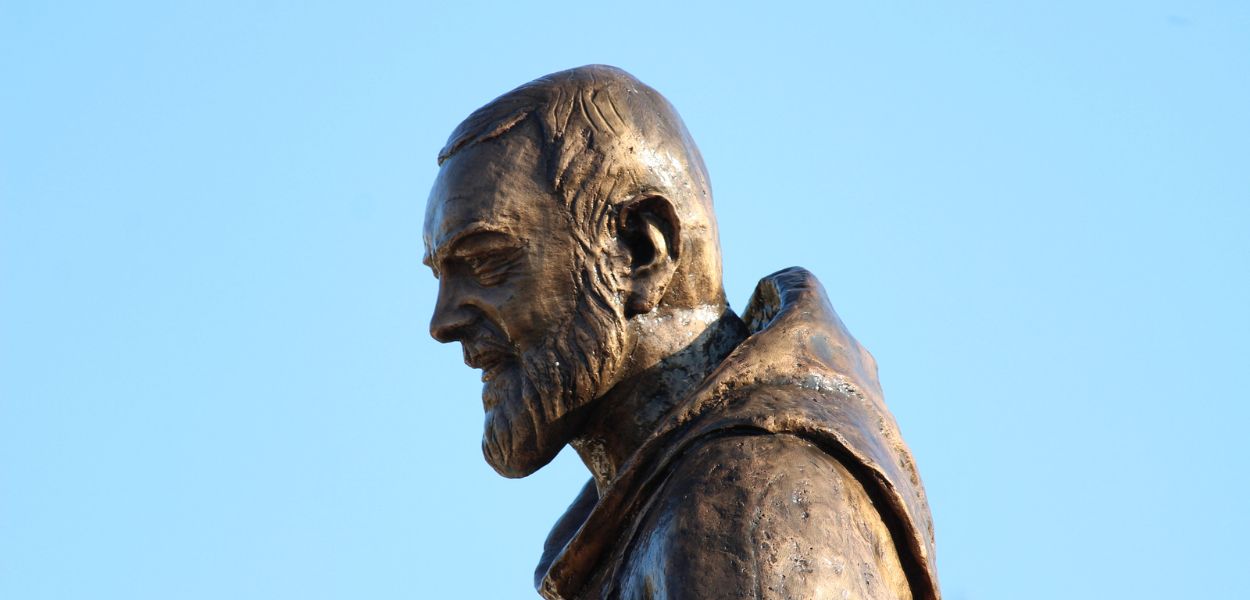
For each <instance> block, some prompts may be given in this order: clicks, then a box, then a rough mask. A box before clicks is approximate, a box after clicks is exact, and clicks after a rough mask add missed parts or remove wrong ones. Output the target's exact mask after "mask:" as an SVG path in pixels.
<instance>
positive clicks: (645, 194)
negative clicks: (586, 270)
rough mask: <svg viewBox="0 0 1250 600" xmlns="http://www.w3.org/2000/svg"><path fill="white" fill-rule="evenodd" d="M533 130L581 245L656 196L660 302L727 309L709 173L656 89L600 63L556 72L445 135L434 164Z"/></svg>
mask: <svg viewBox="0 0 1250 600" xmlns="http://www.w3.org/2000/svg"><path fill="white" fill-rule="evenodd" d="M524 123H533V124H534V125H535V126H536V127H526V126H522V124H524ZM534 131H537V133H536V135H537V138H538V139H537V140H536V142H537V145H538V148H539V155H540V156H539V169H540V170H541V173H540V176H541V178H542V179H544V180H545V181H546V182H547V184H548V185H549V186H550V188H551V190H550V191H551V192H552V193H554V194H555V195H556V196H557V197H558V198H559V199H560V200H561V201H562V203H563V205H564V207H565V208H566V209H567V210H568V211H569V215H570V217H571V219H572V223H573V225H574V227H573V229H574V235H575V236H577V237H578V238H579V240H578V241H579V245H580V246H582V247H583V248H586V249H588V250H589V249H592V248H595V247H597V246H598V240H600V239H602V237H603V236H614V235H618V234H619V233H620V231H621V230H622V228H621V223H620V221H619V220H620V219H621V218H622V217H623V215H622V209H623V208H625V207H628V206H630V205H633V204H635V203H639V202H646V201H648V199H655V198H659V199H663V200H664V202H658V203H657V202H654V201H652V202H651V204H650V206H649V207H648V210H652V211H658V212H659V213H663V212H664V211H671V213H672V214H671V215H669V216H668V217H664V216H663V215H662V214H661V219H663V220H669V221H671V222H670V223H665V226H666V227H670V228H671V229H672V231H670V233H671V234H672V235H673V236H674V240H673V241H674V242H676V243H674V244H672V247H671V248H668V251H669V252H670V253H671V254H672V255H673V257H674V259H675V270H674V273H673V277H672V279H671V281H669V282H668V283H667V287H666V290H665V294H664V297H663V298H662V299H661V300H660V304H663V305H667V306H672V307H676V308H692V307H698V306H708V305H712V306H723V305H724V304H725V295H724V290H723V287H722V283H721V260H720V242H719V240H718V238H717V231H716V218H715V216H714V214H713V212H712V191H711V185H710V183H709V180H708V176H707V170H706V167H704V165H703V158H702V156H700V154H699V149H698V148H697V147H696V146H695V143H694V141H693V140H692V139H691V138H690V134H689V133H688V132H687V131H686V127H685V125H684V124H683V123H682V120H681V117H680V116H678V114H677V111H676V110H674V109H673V107H672V105H671V104H669V103H668V101H667V100H665V99H664V97H663V96H661V95H660V94H659V92H656V91H655V90H654V89H652V88H651V87H649V86H647V85H646V84H644V83H642V82H641V81H638V80H637V79H635V78H634V77H633V76H632V75H630V74H628V73H626V72H625V71H622V70H620V69H617V68H615V67H609V66H604V65H589V66H585V67H579V68H576V69H570V70H568V71H561V72H559V73H553V74H551V75H547V76H545V77H541V78H538V79H536V80H534V81H532V82H530V83H527V84H525V85H522V86H521V87H518V88H516V89H514V90H512V91H510V92H508V93H506V94H504V95H502V96H500V97H499V98H496V99H495V100H493V101H492V102H490V103H489V104H487V105H486V106H483V107H482V108H479V109H478V110H476V111H474V112H473V114H471V115H470V116H469V118H467V119H465V120H464V122H463V123H461V124H460V126H458V127H457V128H456V130H455V131H454V132H453V133H452V134H451V137H450V139H449V140H448V142H447V145H446V146H444V147H443V149H442V151H441V152H439V155H438V162H439V164H440V165H442V164H443V163H445V162H446V161H447V160H449V159H451V158H452V157H453V156H455V155H457V154H458V153H459V152H461V151H463V150H465V149H466V148H469V147H471V146H473V145H476V144H479V143H482V142H485V141H488V140H491V139H494V138H498V137H500V136H504V135H508V134H510V133H511V134H513V135H517V134H525V133H526V132H534ZM531 134H532V133H531ZM592 262H593V261H592Z"/></svg>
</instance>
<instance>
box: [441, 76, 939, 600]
mask: <svg viewBox="0 0 1250 600" xmlns="http://www.w3.org/2000/svg"><path fill="white" fill-rule="evenodd" d="M438 162H439V164H440V165H441V170H440V171H439V174H438V178H437V180H436V182H435V184H434V189H433V190H432V191H431V193H430V199H429V206H428V209H427V212H426V217H425V249H426V256H425V263H426V264H427V265H428V266H429V267H430V268H431V269H433V271H434V274H435V276H436V277H438V279H439V292H438V303H437V307H436V309H435V313H434V316H433V320H432V322H431V323H430V333H431V334H432V335H433V336H434V337H435V338H436V339H437V340H439V341H441V342H451V341H459V342H460V343H461V345H462V346H463V349H464V359H465V362H466V363H467V364H468V365H469V366H471V367H474V368H478V369H481V370H482V382H483V391H482V401H483V404H484V406H485V410H486V428H485V434H484V436H483V441H482V448H483V452H484V453H485V455H486V460H487V461H488V462H489V463H490V464H491V466H493V467H494V468H495V470H497V471H498V472H499V473H500V474H502V475H504V476H507V477H525V476H527V475H529V474H531V473H533V472H534V471H536V470H538V469H540V468H542V467H543V466H544V465H546V464H547V463H548V462H550V461H551V459H552V458H554V457H555V455H556V454H557V453H558V452H559V450H560V449H561V448H562V447H563V446H564V445H565V444H571V445H572V446H573V447H574V448H575V449H576V450H577V452H578V454H579V455H580V456H581V458H582V460H583V461H584V462H585V463H586V467H587V468H588V469H589V470H590V472H591V475H592V476H593V477H592V479H591V481H590V482H589V483H587V485H586V487H585V488H584V489H583V490H582V492H581V494H580V495H579V496H578V497H577V498H576V499H575V500H574V501H573V503H572V505H571V506H570V507H569V509H568V511H567V512H566V513H565V515H564V516H563V517H561V519H560V520H559V522H557V523H556V525H555V527H554V529H553V530H552V532H551V534H550V536H549V537H548V539H547V543H546V545H545V548H544V550H543V553H542V558H541V560H540V563H539V566H538V569H537V572H536V573H535V584H536V585H537V587H538V591H539V593H540V594H541V595H542V596H543V597H545V598H549V599H555V598H564V599H569V600H572V599H574V598H585V599H591V598H629V599H634V598H638V599H641V598H656V599H658V598H674V599H676V598H761V599H765V598H767V599H773V598H777V599H780V598H873V599H875V598H916V599H937V598H939V596H940V594H939V590H938V583H937V575H936V573H937V572H936V570H935V567H934V558H933V543H934V542H933V526H932V523H931V519H930V516H929V509H928V505H927V502H926V500H925V495H924V489H923V487H922V485H921V483H920V478H919V475H918V474H917V471H916V467H915V464H914V462H913V460H912V457H911V453H910V451H909V450H908V449H907V446H906V445H905V444H904V443H903V439H902V437H901V436H900V434H899V431H898V427H897V425H896V424H895V422H894V418H893V417H892V416H891V415H890V413H889V411H888V410H887V409H886V407H885V404H884V403H883V399H882V395H881V389H880V386H879V384H878V383H877V377H876V365H875V363H874V362H873V359H872V357H871V356H870V355H869V354H868V352H867V351H866V350H865V349H864V348H863V347H862V346H860V345H859V344H858V343H857V342H856V341H855V339H854V338H852V337H851V335H850V334H849V333H847V331H846V328H845V327H844V326H843V325H842V323H841V321H839V319H838V317H837V315H836V314H835V313H834V312H833V309H832V308H831V307H830V305H829V302H828V300H827V299H826V297H825V293H824V290H823V289H822V288H821V286H820V284H819V283H818V282H817V281H816V279H815V277H813V276H812V274H811V273H808V272H807V271H805V270H803V269H799V268H790V269H786V270H783V271H779V272H777V273H774V274H772V275H769V276H768V277H765V278H764V279H763V280H761V281H760V284H759V286H758V288H757V289H756V291H755V293H754V295H753V297H752V298H751V300H750V302H749V303H748V305H747V308H746V310H745V311H744V313H743V314H742V316H741V317H739V316H738V315H737V314H735V313H734V312H733V311H732V310H730V308H729V305H728V303H727V302H726V301H725V293H724V290H723V288H722V285H721V257H720V247H719V242H718V240H717V232H716V220H715V217H714V215H713V213H712V194H711V188H710V186H709V182H708V177H707V173H706V170H705V168H704V166H703V160H702V158H701V157H700V155H699V151H698V149H697V148H696V147H695V144H694V142H693V141H692V140H691V139H690V136H689V134H688V133H687V132H686V129H685V126H684V125H683V124H682V121H681V119H680V117H678V115H677V113H676V111H675V110H674V109H673V107H672V106H671V105H669V103H668V102H667V101H666V100H665V99H664V98H663V97H662V96H660V94H659V93H657V92H656V91H655V90H653V89H651V88H649V87H647V86H646V85H644V84H643V83H641V82H639V81H638V80H637V79H635V78H633V77H632V76H630V75H629V74H627V73H625V72H624V71H621V70H619V69H615V68H612V67H606V66H587V67H581V68H578V69H573V70H569V71H564V72H560V73H555V74H552V75H548V76H546V77H542V78H540V79H537V80H535V81H533V82H531V83H528V84H526V85H523V86H521V87H519V88H517V89H515V90H513V91H511V92H508V93H507V94H504V95H503V96H501V97H499V98H497V99H495V100H494V101H492V102H491V103H489V104H487V105H486V106H484V107H482V108H480V109H478V110H477V111H476V112H474V113H473V114H472V115H470V116H469V118H468V119H466V120H465V121H464V122H463V123H461V124H460V126H459V127H457V128H456V130H455V131H454V132H453V133H452V135H451V138H450V140H449V141H448V142H447V145H446V146H445V147H444V148H443V150H442V152H440V153H439V156H438Z"/></svg>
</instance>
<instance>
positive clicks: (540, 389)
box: [482, 269, 626, 478]
mask: <svg viewBox="0 0 1250 600" xmlns="http://www.w3.org/2000/svg"><path fill="white" fill-rule="evenodd" d="M601 272H603V271H601V270H599V269H583V270H582V275H581V282H582V291H581V292H580V293H579V294H578V296H579V300H578V304H577V308H576V310H574V312H573V314H572V315H570V317H569V318H568V319H567V320H566V321H565V322H564V323H562V324H561V325H560V326H559V328H558V329H557V330H556V331H554V332H552V333H551V335H548V336H546V337H545V338H544V341H543V342H542V343H541V344H540V345H538V346H537V347H534V348H529V349H522V350H521V353H520V356H519V357H518V360H517V361H515V362H513V363H512V364H509V365H508V366H507V367H506V368H504V369H502V370H501V371H500V372H499V373H498V374H497V375H496V376H495V377H494V378H493V379H491V380H490V381H488V382H486V384H485V386H484V387H483V389H482V397H483V401H484V404H485V406H486V407H487V409H486V427H485V431H484V433H483V436H482V454H483V455H485V457H486V462H487V463H489V464H490V466H491V467H492V468H494V469H495V471H497V472H498V473H499V474H500V475H503V476H504V477H512V478H517V477H525V476H528V475H530V474H532V473H534V472H535V471H537V470H538V469H541V468H542V467H544V466H546V465H547V463H549V462H551V460H552V459H554V458H555V457H556V455H557V454H559V452H560V449H561V448H563V447H564V445H565V444H566V443H568V442H569V441H570V440H571V439H573V437H574V436H575V435H576V431H577V424H578V421H577V419H576V418H575V417H576V415H577V414H579V411H578V409H580V408H582V407H584V406H586V405H588V404H590V403H591V401H593V400H594V399H596V398H598V397H599V396H601V395H602V394H603V393H604V392H606V391H607V389H605V387H604V386H605V383H607V382H610V381H612V380H613V379H614V377H615V375H616V373H617V371H618V370H619V368H620V365H621V363H622V362H623V361H624V351H623V350H624V346H625V330H626V318H625V314H624V309H623V307H622V306H621V305H620V303H619V302H613V301H612V297H611V296H610V295H609V294H607V293H606V291H607V289H608V286H607V284H606V282H602V281H600V280H599V279H598V277H597V273H601ZM583 412H584V411H583Z"/></svg>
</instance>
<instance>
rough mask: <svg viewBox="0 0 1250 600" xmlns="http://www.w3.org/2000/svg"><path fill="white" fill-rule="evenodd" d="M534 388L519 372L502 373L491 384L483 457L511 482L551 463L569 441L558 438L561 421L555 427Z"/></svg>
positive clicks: (488, 385) (513, 370) (488, 396)
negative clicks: (510, 479) (540, 403)
mask: <svg viewBox="0 0 1250 600" xmlns="http://www.w3.org/2000/svg"><path fill="white" fill-rule="evenodd" d="M535 392H536V390H535V387H534V385H533V384H532V383H531V382H530V381H529V380H528V378H526V377H524V376H523V375H522V374H521V373H520V372H519V369H509V371H508V372H506V373H501V374H500V376H499V377H497V378H496V380H495V381H492V382H490V383H489V384H487V386H486V388H485V389H483V391H482V393H483V394H484V395H485V396H486V397H487V399H486V405H487V406H490V407H491V408H488V409H487V410H486V423H485V430H484V431H483V433H482V455H483V456H485V458H486V462H487V463H488V464H490V466H491V468H493V469H495V471H496V472H497V473H499V474H500V475H503V476H504V477H509V478H513V479H516V478H520V477H527V476H529V475H531V474H533V473H534V472H535V471H537V470H539V469H541V468H543V467H545V466H546V465H547V463H550V462H551V461H552V460H553V459H554V458H555V457H556V455H557V454H559V453H560V449H561V448H563V447H564V444H565V443H566V442H567V441H568V440H567V439H562V438H561V437H560V436H559V435H558V431H559V429H560V427H559V426H558V423H559V421H561V420H562V419H560V418H558V417H557V419H556V423H552V422H551V421H550V420H549V419H548V416H547V411H544V410H543V409H542V407H541V406H540V405H538V403H539V402H541V401H542V398H541V396H540V395H539V394H537V393H535Z"/></svg>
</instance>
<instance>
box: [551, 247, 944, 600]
mask: <svg viewBox="0 0 1250 600" xmlns="http://www.w3.org/2000/svg"><path fill="white" fill-rule="evenodd" d="M743 320H744V321H745V322H746V323H747V325H748V327H749V329H750V331H751V335H750V336H749V337H748V338H747V339H746V340H744V341H743V342H742V343H741V344H740V345H739V346H738V347H737V348H735V349H734V350H733V352H731V353H730V355H729V356H728V357H726V358H725V360H724V361H722V362H721V364H720V365H718V366H717V367H716V368H715V369H714V370H713V371H712V372H711V373H710V374H709V375H708V376H707V378H706V379H704V381H703V382H702V383H701V384H700V385H699V386H698V387H697V388H696V389H695V391H694V392H693V393H692V394H690V395H689V397H688V398H686V400H685V401H684V402H682V403H680V404H679V405H678V406H677V407H675V408H674V409H673V410H672V412H671V414H670V415H668V416H667V417H665V419H664V421H662V423H661V424H660V426H659V427H657V429H656V431H655V432H654V433H653V434H652V435H651V436H650V437H649V438H648V439H647V441H646V442H644V443H643V445H642V446H641V447H640V448H639V450H638V451H637V452H635V453H634V455H633V456H631V457H630V458H629V459H628V460H627V461H626V462H625V463H624V464H623V465H622V467H621V469H620V470H619V471H618V474H617V477H616V478H615V479H614V480H613V481H612V482H611V483H610V484H609V485H608V486H607V488H606V489H604V490H603V493H602V497H600V494H599V492H598V491H597V490H596V488H595V486H594V482H593V481H592V482H590V483H588V484H587V485H586V487H585V488H583V490H582V492H581V494H580V495H579V496H578V497H577V499H575V500H574V502H573V503H572V505H571V506H570V507H569V509H568V511H567V512H566V513H565V514H564V516H562V517H561V518H560V520H559V521H557V523H556V526H555V527H554V528H553V530H552V531H551V534H550V535H549V536H548V539H547V542H546V544H545V547H544V552H543V557H542V560H541V561H540V563H539V565H538V568H537V571H536V572H535V584H536V586H537V587H538V591H539V593H540V594H541V595H542V596H543V597H544V598H547V599H549V600H556V599H562V600H574V599H586V600H590V599H600V598H602V599H631V600H632V599H650V600H659V599H661V598H669V599H674V600H676V599H687V598H757V599H773V598H778V599H780V598H796V599H807V598H825V597H828V598H844V599H845V598H863V599H877V598H883V599H884V598H915V599H917V600H940V591H939V589H938V582H937V570H936V567H935V564H934V555H933V545H934V537H933V523H932V519H931V517H930V515H929V508H928V503H927V501H926V499H925V493H924V487H923V486H922V485H921V482H920V476H919V474H918V473H917V471H916V467H915V463H914V461H913V460H912V456H911V452H910V451H909V450H908V449H907V446H906V445H905V444H904V443H903V439H902V437H901V435H900V434H899V431H898V425H897V424H896V423H895V421H894V418H893V416H892V415H891V414H890V412H889V411H888V410H887V409H886V407H885V404H884V401H883V399H882V394H881V388H880V385H879V384H878V382H877V375H876V371H877V369H876V364H875V362H874V361H873V359H872V356H871V355H869V354H868V352H867V351H866V350H865V349H864V348H863V347H862V346H860V345H859V343H858V342H856V341H855V339H854V338H852V337H851V335H850V333H848V332H847V330H846V327H845V326H844V325H843V324H842V322H841V320H839V319H838V316H837V314H836V313H834V311H833V308H832V307H831V306H830V304H829V301H828V299H827V297H826V295H825V292H824V289H823V288H822V287H821V285H820V283H819V282H818V281H816V279H815V277H813V276H812V274H811V273H809V272H807V271H806V270H803V269H800V268H790V269H786V270H784V271H780V272H777V273H774V274H773V275H770V276H768V277H765V278H764V279H762V280H761V281H760V283H759V286H758V287H757V288H756V290H755V293H754V294H753V296H752V298H751V300H750V302H749V303H748V306H747V310H746V312H745V313H744V315H743Z"/></svg>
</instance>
